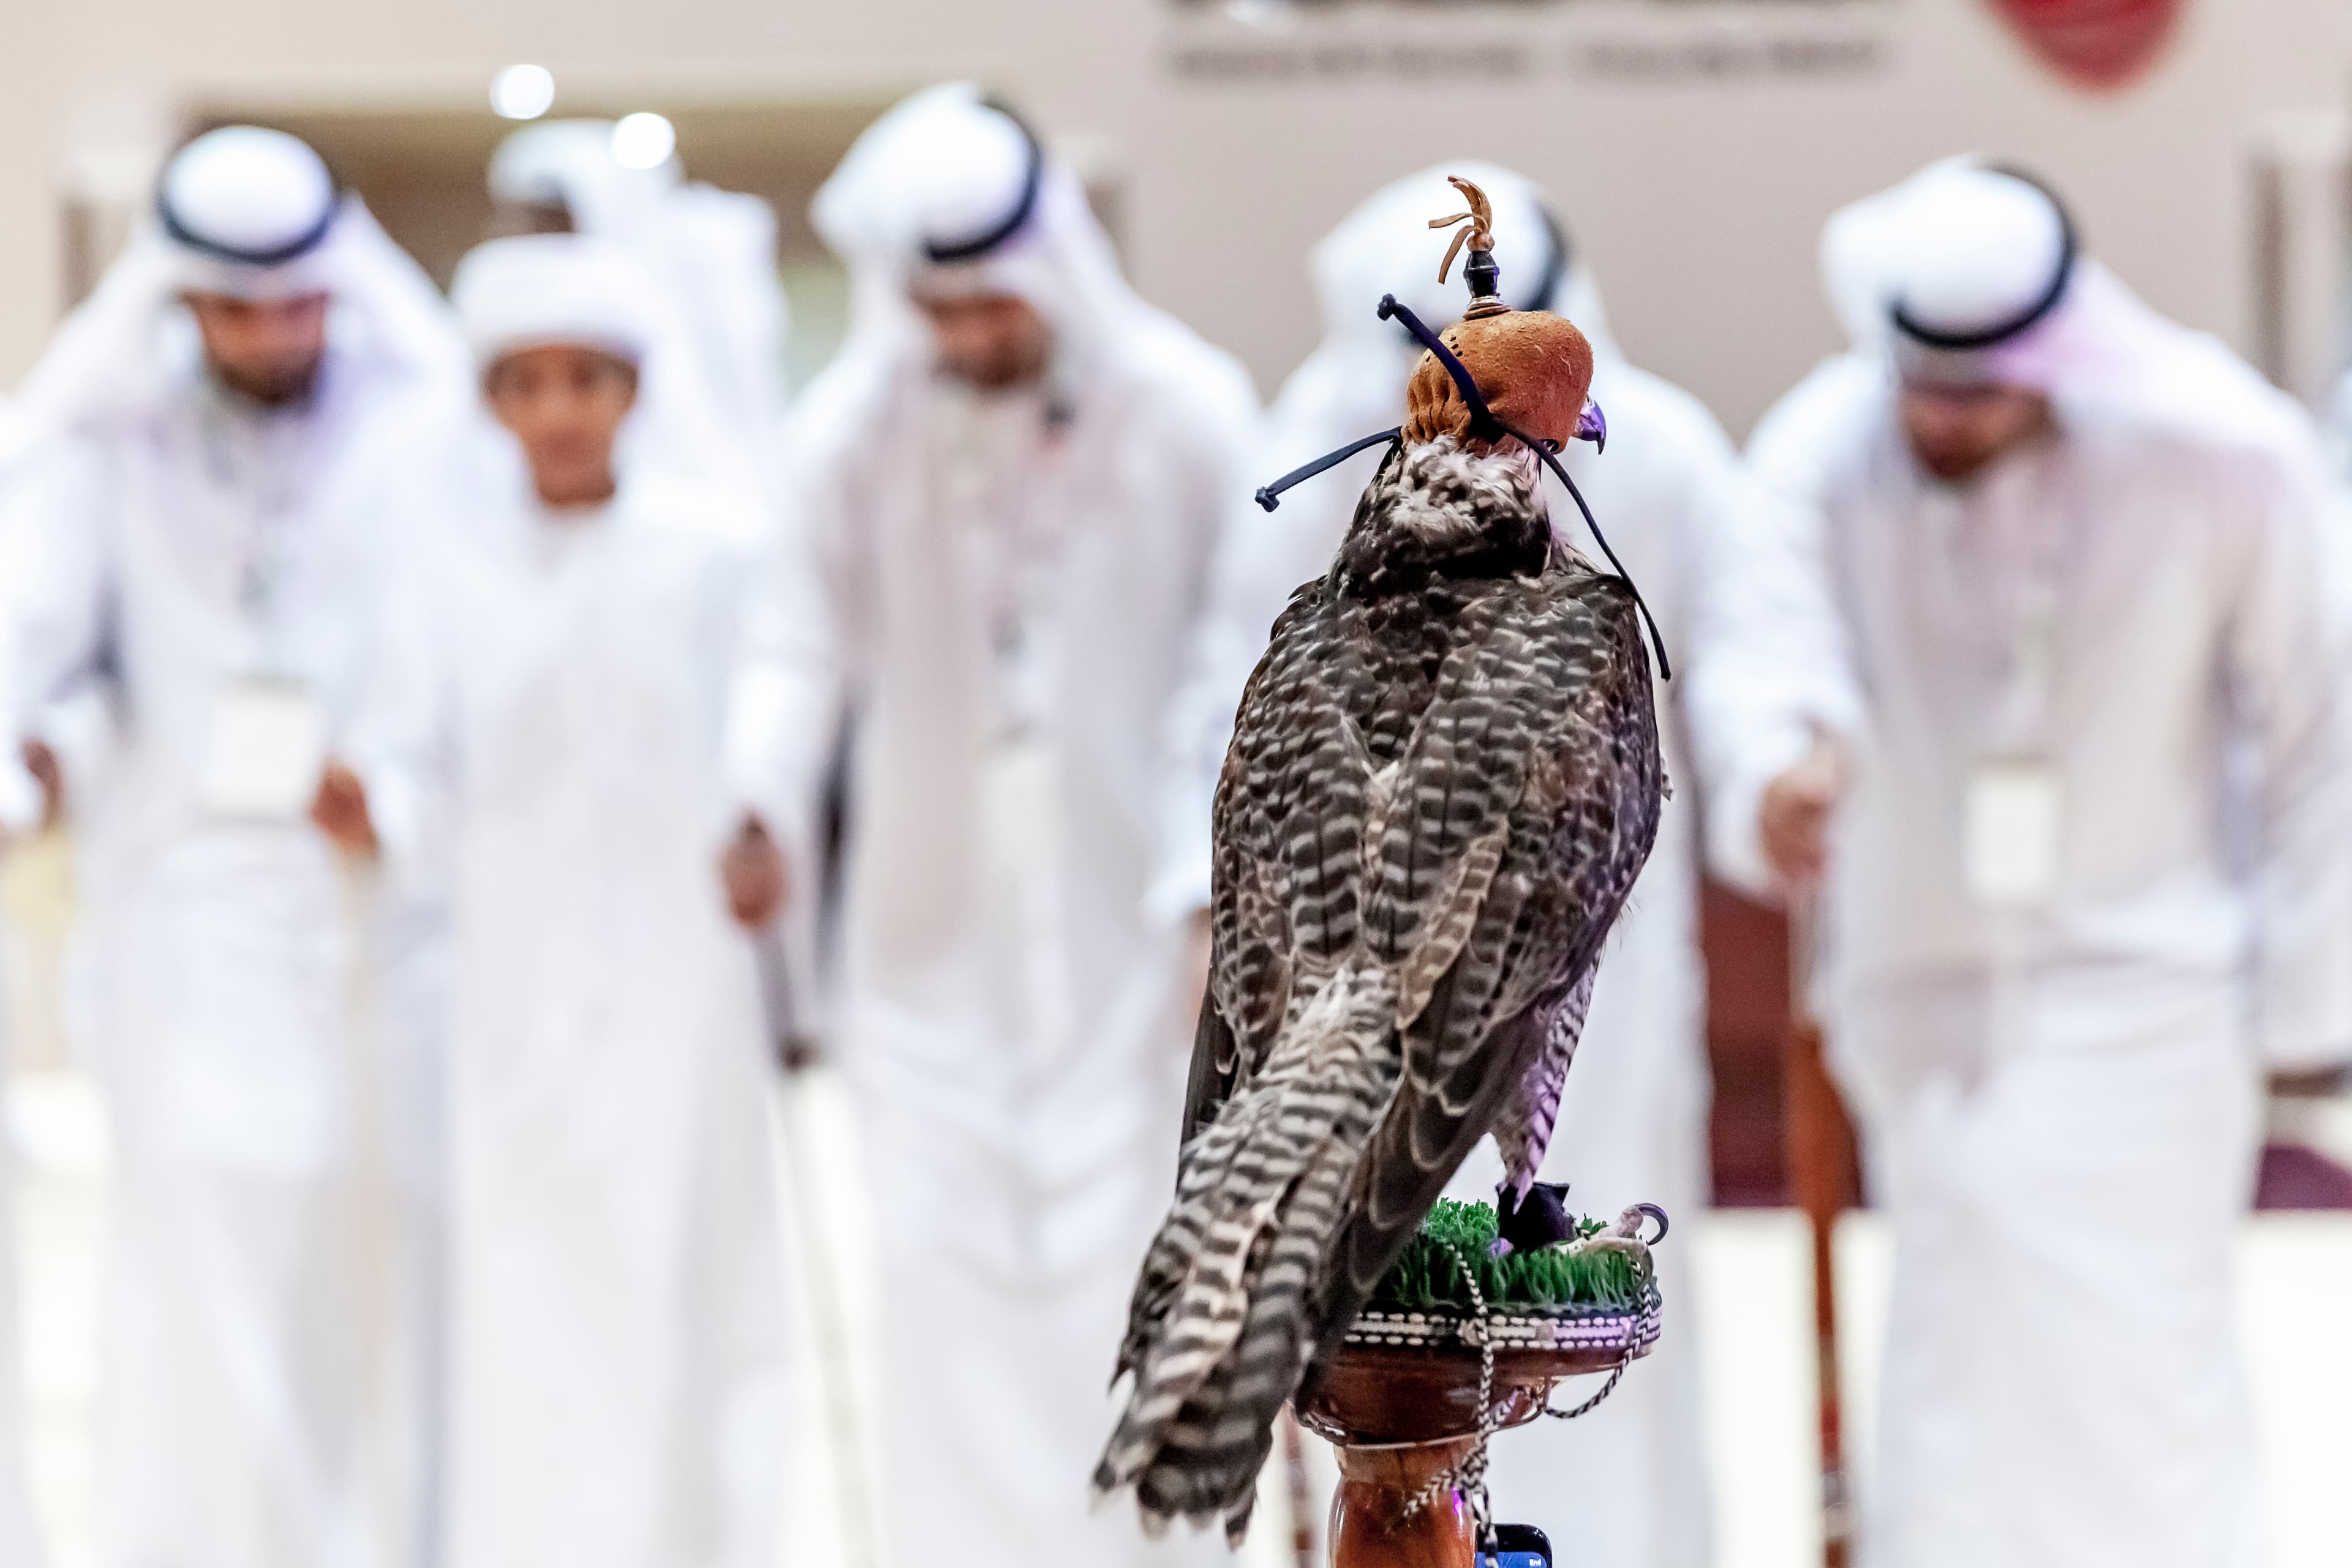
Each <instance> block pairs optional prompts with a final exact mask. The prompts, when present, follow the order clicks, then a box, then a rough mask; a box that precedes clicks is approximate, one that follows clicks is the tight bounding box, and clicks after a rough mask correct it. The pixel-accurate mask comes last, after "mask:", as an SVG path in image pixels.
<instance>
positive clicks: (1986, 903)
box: [1961, 757, 2065, 910]
mask: <svg viewBox="0 0 2352 1568" xmlns="http://www.w3.org/2000/svg"><path fill="white" fill-rule="evenodd" d="M1962 810H1963V812H1964V813H1965V816H1964V817H1963V820H1962V822H1961V846H1962V854H1963V855H1964V856H1965V858H1966V865H1967V873H1968V887H1969V897H1970V898H1971V899H1973V900H1976V902H1977V903H1979V905H1982V906H1983V907H1984V908H1986V909H1993V910H2024V909H2035V908H2038V907H2040V906H2042V905H2043V904H2046V903H2048V902H2049V901H2050V897H2051V895H2052V894H2053V893H2054V892H2055V891H2056V890H2057V888H2058V856H2059V842H2060V841H2059V833H2060V830H2061V828H2062V827H2063V820H2064V816H2065V800H2064V790H2063V785H2062V784H2061V783H2060V782H2059V778H2058V773H2057V770H2056V769H2054V768H2053V767H2052V766H2051V765H2050V764H2049V763H2046V762H2043V761H2042V760H2041V759H2040V758H2036V757H1994V758H1989V759H1987V760H1985V761H1983V762H1980V763H1978V764H1977V765H1976V768H1975V770H1974V771H1973V772H1971V773H1969V794H1968V801H1967V804H1966V805H1964V806H1963V808H1962Z"/></svg>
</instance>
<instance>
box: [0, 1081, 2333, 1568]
mask: <svg viewBox="0 0 2352 1568" xmlns="http://www.w3.org/2000/svg"><path fill="white" fill-rule="evenodd" d="M781 1111H782V1115H783V1117H784V1118H785V1125H786V1127H787V1129H788V1130H789V1131H792V1132H793V1133H794V1134H795V1135H796V1137H797V1140H798V1142H797V1148H798V1151H799V1153H800V1156H801V1157H800V1158H799V1159H797V1160H788V1161H787V1162H786V1164H785V1166H784V1168H783V1169H782V1171H780V1173H779V1175H780V1179H781V1180H782V1181H783V1183H784V1184H785V1185H786V1187H787V1189H788V1190H789V1189H790V1187H791V1185H792V1176H793V1171H794V1170H795V1169H796V1168H797V1169H802V1170H807V1171H813V1172H826V1173H838V1172H842V1171H845V1170H847V1169H850V1168H852V1166H853V1162H852V1160H851V1159H850V1152H851V1150H850V1142H849V1140H850V1129H849V1126H848V1121H847V1118H846V1116H845V1113H844V1110H843V1105H842V1102H841V1100H840V1096H839V1091H838V1088H837V1086H836V1085H835V1084H833V1083H831V1082H829V1081H827V1080H825V1079H824V1078H822V1077H819V1078H817V1079H814V1081H811V1082H809V1083H807V1084H805V1085H804V1086H803V1087H802V1088H801V1089H797V1090H795V1091H793V1094H792V1096H791V1097H790V1098H788V1099H786V1100H784V1101H783V1102H782V1106H781ZM7 1121H8V1129H9V1133H10V1141H11V1142H13V1144H14V1145H15V1148H16V1152H17V1154H18V1156H19V1158H20V1160H21V1166H20V1170H21V1177H22V1181H21V1186H20V1189H19V1191H20V1199H19V1205H18V1237H17V1239H18V1247H19V1252H20V1255H21V1268H20V1272H19V1276H18V1278H19V1281H20V1285H21V1289H22V1294H23V1300H22V1310H23V1319H24V1332H25V1342H26V1356H27V1361H28V1380H27V1395H28V1399H29V1402H30V1405H31V1411H30V1416H31V1423H32V1428H33V1429H32V1432H31V1435H30V1436H31V1443H30V1454H29V1460H30V1466H31V1472H32V1486H33V1490H34V1500H35V1504H36V1507H37V1510H38V1511H39V1513H40V1516H41V1518H42V1520H43V1521H44V1523H45V1525H46V1526H47V1531H48V1533H49V1537H50V1542H51V1545H52V1548H53V1557H52V1568H89V1563H90V1550H89V1542H90V1539H91V1529H90V1526H91V1517H90V1508H91V1490H90V1479H91V1478H90V1413H91V1406H92V1397H93V1394H94V1392H95V1388H96V1374H97V1365H96V1358H95V1351H94V1342H93V1327H94V1324H95V1322H96V1313H95V1311H94V1307H95V1304H96V1299H97V1291H98V1288H99V1250H98V1237H99V1231H100V1224H101V1221H102V1218H103V1213H104V1205H105V1194H106V1168H107V1153H106V1139H105V1129H104V1125H103V1117H102V1115H101V1114H100V1109H99V1107H98V1104H97V1101H96V1099H95V1097H94V1096H93V1095H92V1093H91V1092H90V1089H89V1085H88V1083H87V1082H86V1081H85V1080H83V1079H79V1078H78V1077H75V1076H73V1075H71V1074H69V1073H67V1072H63V1071H55V1070H52V1071H45V1072H35V1073H31V1074H27V1075H25V1076H24V1077H22V1078H21V1079H19V1080H18V1082H17V1083H16V1085H15V1086H14V1089H13V1092H12V1094H11V1096H10V1100H9V1110H8V1118H7ZM2339 1131H2340V1130H2339ZM854 1201H855V1194H853V1193H849V1192H842V1191H827V1193H826V1194H825V1197H824V1204H823V1205H820V1209H819V1212H829V1213H832V1214H835V1215H841V1214H842V1213H844V1210H845V1205H850V1204H853V1203H854ZM855 1235H856V1227H855V1226H844V1227H843V1228H842V1230H841V1232H840V1234H838V1235H836V1236H835V1237H834V1241H835V1246H836V1248H837V1247H839V1246H840V1244H841V1243H843V1242H845V1241H846V1240H848V1239H849V1238H850V1237H854V1236H855ZM1691 1245H1693V1246H1694V1247H1696V1249H1697V1258H1698V1272H1699V1277H1700V1285H1701V1289H1702V1290H1703V1291H1704V1295H1703V1297H1702V1311H1703V1313H1704V1316H1703V1320H1702V1323H1703V1329H1704V1353H1705V1354H1706V1360H1707V1365H1708V1368H1709V1371H1710V1373H1712V1374H1713V1375H1712V1380H1711V1386H1710V1394H1709V1425H1710V1444H1711V1447H1712V1458H1713V1465H1714V1469H1715V1479H1716V1486H1717V1508H1718V1530H1717V1535H1718V1539H1719V1540H1720V1542H1721V1543H1722V1544H1721V1550H1720V1552H1719V1554H1718V1562H1719V1563H1720V1565H1721V1568H1798V1565H1800V1564H1803V1563H1817V1562H1819V1560H1820V1559H1819V1556H1818V1552H1817V1548H1816V1545H1815V1542H1816V1540H1817V1537H1816V1536H1815V1535H1814V1533H1813V1531H1814V1521H1813V1520H1812V1518H1811V1514H1810V1513H1809V1509H1808V1501H1809V1499H1810V1498H1811V1488H1812V1483H1811V1472H1810V1468H1809V1465H1810V1452H1811V1450H1810V1448H1809V1447H1808V1444H1809V1440H1810V1439H1809V1432H1810V1427H1809V1425H1808V1422H1809V1415H1808V1413H1807V1411H1806V1408H1805V1405H1804V1392H1805V1389H1806V1387H1807V1385H1808V1383H1809V1380H1810V1377H1811V1356H1810V1351H1809V1350H1808V1349H1807V1343H1808V1336H1807V1329H1806V1322H1807V1319H1806V1306H1805V1301H1806V1297H1805V1273H1804V1268H1805V1265H1804V1253H1803V1234H1802V1230H1801V1226H1800V1224H1799V1222H1798V1221H1797V1220H1796V1218H1795V1216H1793V1215H1788V1214H1784V1213H1780V1212H1774V1211H1756V1212H1745V1213H1738V1212H1729V1211H1727V1212H1721V1213H1717V1214H1715V1215H1709V1216H1707V1218H1706V1220H1705V1221H1703V1222H1702V1223H1701V1224H1700V1225H1699V1226H1696V1237H1695V1239H1694V1240H1693V1242H1692V1243H1691ZM1840 1251H1841V1258H1842V1263H1843V1275H1844V1282H1843V1287H1842V1294H1843V1297H1844V1302H1843V1305H1844V1308H1845V1311H1846V1321H1847V1322H1848V1323H1849V1324H1850V1325H1851V1326H1852V1333H1851V1335H1850V1342H1849V1354H1850V1361H1849V1364H1848V1368H1847V1375H1848V1380H1849V1384H1848V1386H1849V1389H1850V1391H1851V1393H1850V1397H1851V1399H1852V1403H1853V1408H1854V1412H1855V1415H1856V1418H1857V1419H1858V1421H1859V1423H1860V1426H1861V1432H1860V1434H1859V1436H1860V1438H1861V1440H1862V1445H1863V1447H1864V1451H1865V1452H1866V1449H1867V1439H1868V1433H1869V1411H1870V1404H1871V1392H1872V1384H1873V1375H1874V1367H1875V1363H1876V1357H1877V1348H1878V1347H1877V1331H1878V1328H1879V1325H1880V1323H1881V1321H1883V1318H1884V1311H1885V1289H1886V1262H1887V1253H1886V1243H1885V1234H1884V1231H1883V1229H1882V1228H1881V1227H1880V1226H1878V1225H1877V1223H1876V1222H1874V1221H1873V1220H1871V1219H1869V1218H1867V1217H1864V1218H1859V1219H1855V1220H1852V1221H1849V1223H1848V1226H1847V1227H1846V1229H1845V1230H1844V1232H1843V1234H1842V1235H1841V1237H1840ZM2243 1258H2244V1269H2243V1291H2244V1297H2243V1300H2244V1312H2243V1316H2244V1326H2245V1331H2246V1335H2247V1348H2248V1352H2249V1355H2250V1357H2251V1360H2252V1366H2253V1368H2254V1374H2255V1380H2256V1391H2257V1397H2258V1400H2259V1403H2260V1408H2261V1415H2262V1421H2263V1443H2264V1449H2265V1453H2264V1458H2265V1460H2266V1463H2267V1465H2268V1469H2269V1475H2270V1482H2271V1491H2272V1496H2271V1509H2270V1513H2271V1524H2272V1532H2273V1542H2272V1544H2273V1553H2272V1563H2273V1568H2342V1565H2343V1564H2345V1563H2352V1489H2347V1486H2346V1484H2345V1478H2347V1476H2352V1335H2347V1334H2346V1333H2345V1332H2344V1331H2343V1329H2344V1324H2345V1321H2346V1315H2347V1309H2352V1215H2323V1216H2310V1217H2305V1216H2292V1215H2282V1216H2267V1217H2264V1218H2262V1219H2259V1220H2257V1221H2254V1222H2252V1223H2251V1224H2250V1225H2249V1226H2247V1230H2246V1235H2245V1240H2244V1249H2243ZM836 1264H837V1268H836V1270H835V1272H836V1275H837V1277H838V1282H839V1284H840V1286H841V1289H842V1294H843V1297H844V1300H843V1310H842V1311H841V1312H840V1313H839V1314H838V1316H837V1317H835V1318H833V1319H830V1320H828V1319H827V1318H825V1317H824V1316H822V1315H820V1314H819V1313H817V1312H815V1311H814V1310H812V1307H813V1305H814V1303H813V1301H812V1300H811V1299H810V1298H809V1296H808V1291H807V1281H806V1280H805V1279H803V1282H802V1289H801V1290H800V1291H799V1293H798V1300H796V1301H795V1303H794V1314H793V1315H794V1321H795V1323H796V1325H797V1326H798V1329H799V1334H800V1351H801V1369H802V1372H803V1375H802V1376H801V1377H800V1378H799V1379H798V1380H797V1381H798V1387H799V1392H800V1396H801V1412H800V1421H799V1427H800V1432H801V1440H800V1443H799V1445H798V1449H797V1454H796V1462H795V1464H794V1465H793V1474H792V1477H791V1479H790V1482H789V1486H788V1491H787V1498H786V1518H787V1524H786V1542H785V1547H786V1553H787V1557H786V1561H788V1562H789V1563H791V1564H793V1568H866V1564H867V1561H868V1559H867V1555H866V1552H865V1550H864V1549H863V1545H862V1542H860V1541H859V1540H858V1539H857V1538H856V1536H855V1535H854V1534H845V1531H844V1530H843V1528H842V1523H843V1510H842V1509H841V1508H840V1506H839V1498H840V1495H841V1493H842V1490H843V1489H844V1487H845V1485H847V1486H849V1487H855V1485H856V1473H855V1471H854V1470H851V1471H850V1472H849V1473H847V1474H845V1473H844V1468H842V1467H839V1466H836V1465H835V1463H834V1462H833V1459H834V1453H833V1447H834V1446H833V1445H832V1444H831V1442H830V1441H829V1436H828V1428H829V1425H830V1422H829V1406H828V1401H827V1399H826V1397H825V1393H826V1390H827V1388H828V1387H829V1386H830V1385H828V1384H826V1383H824V1381H823V1380H822V1379H821V1378H819V1377H818V1376H816V1375H815V1373H816V1371H817V1368H818V1366H819V1364H820V1363H822V1362H823V1361H824V1359H826V1358H825V1357H824V1355H823V1353H822V1348H823V1347H822V1342H823V1340H824V1333H823V1331H824V1329H825V1328H826V1326H827V1325H828V1323H829V1322H830V1323H833V1324H835V1325H837V1326H838V1328H839V1329H840V1330H842V1331H845V1333H846V1335H847V1338H848V1341H849V1342H848V1345H847V1347H846V1354H847V1356H848V1358H849V1359H850V1360H851V1361H852V1362H854V1363H855V1362H861V1361H862V1359H863V1357H864V1355H865V1353H866V1348H867V1347H866V1346H864V1345H863V1343H862V1342H861V1341H860V1338H859V1336H858V1334H857V1332H856V1325H857V1324H859V1323H860V1322H862V1321H866V1316H867V1314H866V1311H865V1310H864V1305H865V1302H866V1299H867V1296H868V1294H869V1291H870V1286H869V1284H868V1282H867V1280H868V1273H867V1264H868V1260H867V1259H866V1258H864V1257H862V1256H859V1255H857V1254H856V1252H855V1251H854V1250H853V1251H852V1252H851V1253H849V1254H847V1255H844V1256H839V1257H837V1258H836ZM837 1353H839V1349H838V1347H836V1354H837ZM1605 1418H1606V1416H1605V1412H1604V1413H1603V1414H1602V1415H1598V1416H1596V1417H1595V1419H1605ZM1506 1440H1507V1439H1506ZM1867 1483H1868V1477H1867V1471H1866V1469H1865V1470H1864V1474H1863V1476H1862V1484H1864V1485H1865V1486H1866V1485H1867ZM1283 1513H1284V1510H1283V1507H1282V1499H1281V1496H1280V1493H1279V1489H1275V1488H1269V1489H1268V1495H1267V1497H1266V1499H1265V1507H1264V1508H1263V1509H1262V1510H1261V1514H1260V1518H1261V1521H1262V1524H1261V1527H1260V1528H1259V1529H1258V1530H1257V1531H1255V1533H1254V1539H1253V1541H1252V1543H1251V1549H1250V1551H1249V1552H1248V1553H1247V1554H1246V1555H1247V1557H1248V1559H1249V1563H1248V1568H1287V1563H1286V1562H1285V1559H1286V1556H1287V1553H1286V1552H1285V1551H1284V1550H1282V1549H1281V1546H1280V1545H1279V1543H1281V1542H1286V1540H1287V1539H1288V1534H1287V1530H1286V1520H1285V1519H1284V1517H1283Z"/></svg>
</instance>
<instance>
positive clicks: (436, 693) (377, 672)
mask: <svg viewBox="0 0 2352 1568" xmlns="http://www.w3.org/2000/svg"><path fill="white" fill-rule="evenodd" d="M449 568H450V563H448V562H446V561H441V560H411V561H409V562H406V563H403V567H402V569H401V570H399V571H397V572H396V573H395V574H394V582H393V584H392V588H391V591H390V592H389V593H387V594H386V595H385V596H384V599H383V605H382V607H381V608H380V609H379V610H378V612H377V614H376V624H375V626H374V627H373V635H372V636H371V637H370V638H369V649H368V659H367V668H366V669H365V671H364V673H363V675H362V680H361V685H360V697H359V701H358V704H357V707H356V709H355V710H354V712H353V714H352V721H351V725H350V728H349V730H348V731H346V735H345V739H344V742H343V744H342V747H341V750H342V753H343V757H342V760H343V761H344V763H346V764H347V765H349V766H350V767H351V769H352V772H354V773H358V774H359V776H360V781H361V783H362V784H363V785H364V786H365V787H366V790H367V800H368V817H369V820H370V821H371V822H372V823H373V825H374V826H375V831H376V838H377V841H378V843H379V844H380V845H381V846H382V854H383V866H384V875H385V878H386V879H387V880H388V881H389V882H390V883H391V884H392V885H393V886H394V887H397V888H400V889H403V890H404V891H406V892H410V893H416V894H425V893H433V892H438V891H442V890H445V889H444V882H445V878H444V873H445V872H446V869H447V857H448V855H449V854H450V853H451V851H452V848H453V845H454V840H453V834H454V830H455V816H456V809H455V802H456V800H457V791H458V788H459V785H460V777H459V770H460V767H461V766H462V760H461V757H460V754H459V747H458V743H457V736H456V733H455V716H456V714H455V705H454V703H453V702H452V701H451V693H450V689H449V679H450V667H449V661H448V658H447V650H446V647H445V646H444V644H445V638H444V631H443V627H442V625H441V621H440V616H439V614H438V605H437V604H436V596H437V589H438V587H439V576H440V574H441V573H442V572H444V571H446V570H448V569H449Z"/></svg>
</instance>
